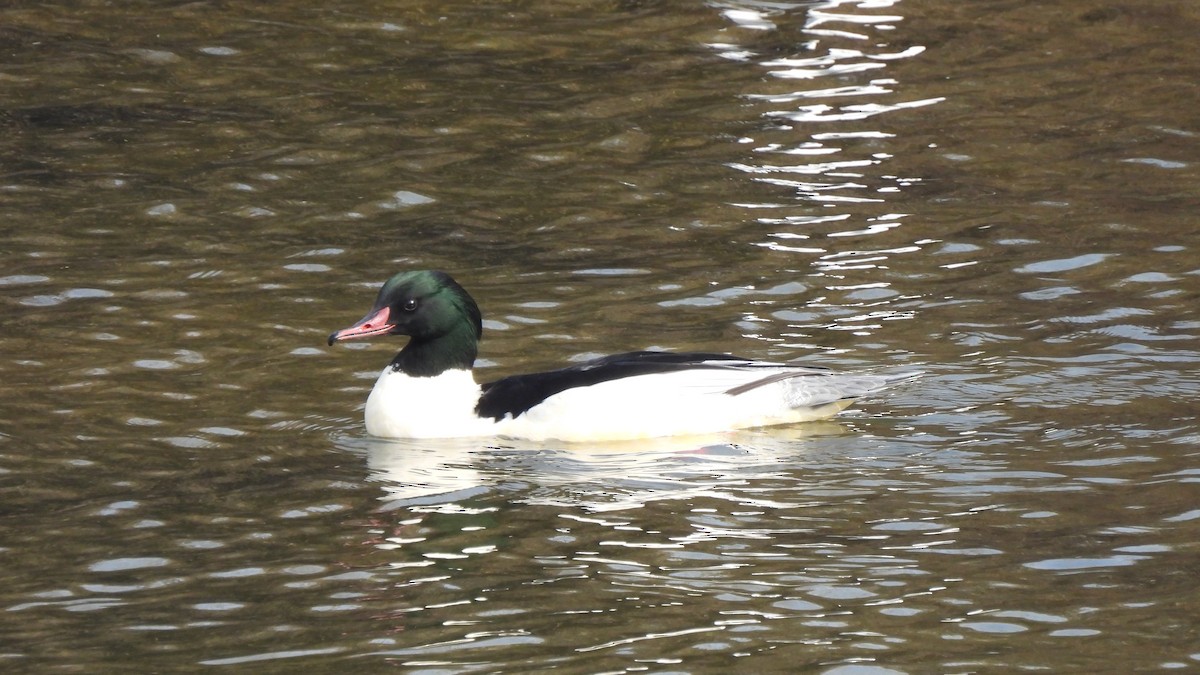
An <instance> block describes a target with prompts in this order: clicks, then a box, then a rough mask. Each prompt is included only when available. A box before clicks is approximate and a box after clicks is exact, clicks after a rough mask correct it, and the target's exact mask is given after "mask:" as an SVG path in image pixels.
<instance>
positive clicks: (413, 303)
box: [404, 298, 417, 312]
mask: <svg viewBox="0 0 1200 675" xmlns="http://www.w3.org/2000/svg"><path fill="white" fill-rule="evenodd" d="M416 309H417V299H416V298H409V299H407V300H405V301H404V311H406V312H413V311H416Z"/></svg>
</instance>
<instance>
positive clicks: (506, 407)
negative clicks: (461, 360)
mask: <svg viewBox="0 0 1200 675" xmlns="http://www.w3.org/2000/svg"><path fill="white" fill-rule="evenodd" d="M762 367H772V368H778V367H779V364H767V363H761V364H760V363H756V362H754V361H751V360H749V359H744V358H741V357H738V356H730V355H729V354H706V353H703V352H627V353H625V354H613V355H612V356H605V357H602V358H599V359H593V360H591V361H587V362H585V363H581V364H579V365H575V366H569V367H567V368H561V369H559V370H551V371H547V372H544V373H532V374H529V375H513V376H511V377H505V378H503V379H500V380H496V381H495V382H488V383H486V384H484V385H483V386H482V387H481V389H482V390H483V394H482V395H481V396H480V397H479V404H478V405H476V406H475V412H476V413H478V415H479V416H480V417H490V418H492V419H494V420H501V419H503V418H504V416H505V415H512V416H513V417H517V416H518V415H521V414H522V413H524V412H526V411H527V410H529V409H530V408H532V407H534V406H535V405H537V404H539V403H541V402H542V401H545V400H546V399H547V398H550V397H551V396H553V395H555V394H557V393H559V392H562V391H566V390H567V389H571V388H573V387H586V386H589V385H593V384H599V383H601V382H607V381H609V380H618V379H621V378H623V377H633V376H636V375H650V374H652V373H672V372H678V371H681V370H689V369H694V368H734V369H753V368H762Z"/></svg>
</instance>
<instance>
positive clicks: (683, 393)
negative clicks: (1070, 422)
mask: <svg viewBox="0 0 1200 675" xmlns="http://www.w3.org/2000/svg"><path fill="white" fill-rule="evenodd" d="M388 335H399V336H407V337H408V342H407V344H405V345H404V347H403V348H402V349H400V351H399V352H398V353H397V354H396V356H395V358H393V359H392V361H391V362H390V363H389V364H388V365H387V366H386V367H384V369H383V371H382V372H381V373H380V375H379V378H378V379H377V380H376V381H375V386H374V387H373V388H372V389H371V393H370V395H369V396H368V397H367V402H366V406H365V409H364V418H365V422H366V431H367V433H368V434H370V435H371V436H376V437H381V438H410V439H432V438H467V437H500V438H505V437H507V438H514V439H525V440H533V441H545V440H557V441H564V442H587V441H625V440H636V439H649V438H656V437H667V436H683V435H700V434H714V433H723V432H728V431H735V430H739V429H747V428H756V427H769V426H775V425H785V424H798V423H801V422H806V421H811V420H817V419H822V418H827V417H830V416H832V415H834V414H836V413H838V412H840V411H842V410H843V409H845V408H846V407H848V406H849V405H850V404H851V403H853V402H854V401H855V399H858V398H859V397H862V396H864V395H867V394H871V393H874V392H877V391H880V390H881V389H884V388H886V387H888V386H890V385H892V384H895V383H897V382H899V381H903V380H907V379H910V378H912V377H914V376H915V374H913V373H905V374H893V375H888V374H860V373H838V372H835V371H833V370H830V369H828V368H824V367H817V366H810V365H799V364H794V363H775V362H768V361H760V360H755V359H750V358H743V357H739V356H733V355H730V354H725V353H715V352H714V353H710V352H671V351H633V352H625V353H620V354H613V355H611V356H604V357H600V358H595V359H592V360H589V361H586V362H581V363H576V364H573V365H569V366H566V367H563V368H559V369H557V370H549V371H545V372H536V373H530V374H523V375H511V376H508V377H503V378H500V379H498V380H493V381H490V382H485V383H483V384H479V383H477V382H476V380H475V377H474V374H473V372H472V369H473V367H474V365H475V359H476V356H477V354H478V351H479V342H480V339H481V338H482V337H483V318H482V314H481V312H480V310H479V305H478V304H477V303H476V302H475V300H474V298H472V297H471V295H470V294H469V293H467V291H466V290H465V289H464V288H463V287H462V286H461V285H459V283H458V282H456V281H455V280H454V279H453V278H452V277H451V276H450V275H449V274H447V273H446V272H442V271H437V270H419V271H406V272H400V273H398V274H395V275H394V276H392V277H391V278H389V279H388V280H387V281H386V282H384V284H383V286H382V287H381V288H380V289H379V293H378V295H377V296H376V298H375V304H374V305H373V306H372V307H371V310H370V311H369V312H368V313H367V315H366V316H364V317H363V318H362V319H361V320H359V321H358V322H357V323H354V324H353V325H351V326H349V327H348V328H343V329H341V330H337V331H334V332H333V333H332V334H330V336H329V340H328V344H329V346H333V345H334V344H335V343H338V342H343V341H346V340H360V339H367V338H374V337H382V336H388Z"/></svg>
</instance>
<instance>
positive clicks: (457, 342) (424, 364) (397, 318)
mask: <svg viewBox="0 0 1200 675" xmlns="http://www.w3.org/2000/svg"><path fill="white" fill-rule="evenodd" d="M376 335H408V336H410V337H411V338H412V339H411V340H410V341H409V344H408V346H407V347H405V349H404V351H402V352H401V354H400V356H398V357H397V361H394V362H393V365H395V366H396V367H397V368H401V369H404V370H406V371H410V370H411V371H412V374H425V372H426V371H429V370H434V371H436V372H440V371H441V370H444V369H446V368H451V367H458V368H470V367H471V365H472V363H473V362H474V360H475V353H476V348H477V347H476V343H477V342H478V341H479V339H480V337H481V336H482V335H483V323H482V319H481V317H480V313H479V306H478V305H476V304H475V300H474V299H472V298H471V296H470V295H469V294H468V293H467V292H466V291H465V290H463V287H462V286H459V285H458V282H456V281H454V279H452V278H451V277H450V275H449V274H446V273H445V272H438V271H428V270H423V271H418V272H401V273H399V274H397V275H395V276H393V277H392V278H391V279H388V280H387V282H386V283H384V284H383V287H382V288H380V289H379V295H378V296H377V297H376V298H375V305H374V306H373V307H372V308H371V311H370V312H368V313H367V315H366V316H365V317H363V318H362V319H361V320H360V321H359V322H358V323H356V324H354V325H353V326H350V327H349V328H343V329H342V330H339V331H335V332H333V333H332V334H331V335H330V336H329V344H330V345H332V344H333V343H335V342H340V341H342V340H355V339H360V338H368V337H374V336H376ZM406 352H407V353H408V358H407V359H404V358H402V357H404V355H405V353H406ZM436 372H435V374H436Z"/></svg>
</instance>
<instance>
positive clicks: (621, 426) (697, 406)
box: [366, 367, 904, 441]
mask: <svg viewBox="0 0 1200 675" xmlns="http://www.w3.org/2000/svg"><path fill="white" fill-rule="evenodd" d="M794 372H803V369H793V368H787V367H780V368H777V369H776V368H756V369H754V370H753V371H748V370H734V369H711V368H702V369H695V370H685V371H680V372H675V373H661V374H652V375H639V376H635V377H626V378H622V379H618V380H611V381H608V382H601V383H599V384H595V385H592V386H589V387H575V388H571V389H567V390H566V391H563V392H560V393H558V394H555V395H553V396H551V397H549V398H547V399H546V400H545V401H543V402H542V403H540V404H539V405H537V406H534V407H533V408H532V409H530V410H529V411H528V412H526V413H524V414H522V415H519V416H517V417H516V418H515V419H514V418H510V417H506V418H504V419H503V420H500V421H499V422H495V421H493V420H491V419H480V418H479V417H478V416H477V415H476V414H475V405H476V403H477V402H478V400H479V394H480V388H479V386H478V385H477V384H476V383H475V381H474V379H473V377H472V375H471V372H470V371H467V370H448V371H446V372H444V373H442V374H441V375H438V376H437V377H409V376H408V375H405V374H404V373H400V372H396V371H393V370H392V369H391V368H390V367H389V368H386V369H384V372H383V373H382V374H381V375H380V376H379V380H378V381H377V382H376V383H375V388H374V389H373V390H372V391H371V396H370V397H369V398H368V399H367V408H366V422H367V432H368V433H370V434H372V435H375V436H383V437H391V438H450V437H464V436H511V437H517V438H526V439H533V440H544V439H556V440H562V441H611V440H624V439H636V438H651V437H659V436H675V435H681V434H706V433H718V432H722V431H730V430H733V429H744V428H748V427H760V426H769V425H776V424H792V423H796V422H806V421H809V420H815V419H820V418H823V417H829V416H831V415H833V414H835V413H837V412H838V411H840V410H842V409H843V408H845V407H847V406H848V405H850V403H851V402H852V401H851V399H852V398H853V397H856V396H861V395H863V394H866V393H869V392H872V391H876V390H879V389H882V388H883V387H885V386H887V385H888V384H889V383H891V382H895V381H897V380H899V379H904V377H886V376H876V375H838V374H831V375H818V376H801V377H790V378H780V379H775V378H772V377H771V376H773V375H774V376H779V375H781V374H784V373H794ZM764 379H766V380H767V383H766V384H763V385H761V386H755V387H749V388H746V389H744V390H742V391H741V392H740V393H737V394H736V395H731V394H729V393H727V392H729V391H730V390H731V389H735V388H737V387H743V386H744V385H747V384H749V383H752V382H757V381H759V380H764ZM771 380H774V381H771Z"/></svg>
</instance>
